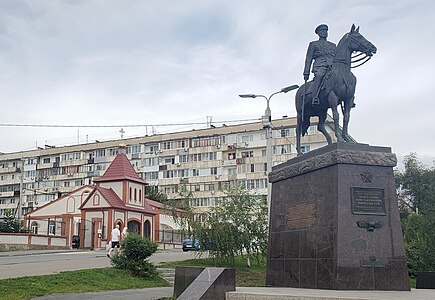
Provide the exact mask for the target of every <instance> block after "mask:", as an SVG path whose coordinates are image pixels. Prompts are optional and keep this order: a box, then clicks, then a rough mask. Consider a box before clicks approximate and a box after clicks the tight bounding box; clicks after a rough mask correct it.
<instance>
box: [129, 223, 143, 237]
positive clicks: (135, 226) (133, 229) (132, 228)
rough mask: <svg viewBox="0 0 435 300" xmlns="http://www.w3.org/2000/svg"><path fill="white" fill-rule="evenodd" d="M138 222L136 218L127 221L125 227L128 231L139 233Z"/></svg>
mask: <svg viewBox="0 0 435 300" xmlns="http://www.w3.org/2000/svg"><path fill="white" fill-rule="evenodd" d="M140 227H141V226H140V223H139V222H138V221H136V220H131V221H128V223H127V228H128V232H131V233H137V234H140Z"/></svg>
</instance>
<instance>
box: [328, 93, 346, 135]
mask: <svg viewBox="0 0 435 300" xmlns="http://www.w3.org/2000/svg"><path fill="white" fill-rule="evenodd" d="M328 102H329V107H330V108H331V109H332V119H333V120H334V132H335V136H336V137H337V142H344V140H343V137H342V136H341V134H340V114H339V113H338V109H337V106H338V97H337V95H335V93H334V92H333V91H331V92H330V93H329V95H328Z"/></svg>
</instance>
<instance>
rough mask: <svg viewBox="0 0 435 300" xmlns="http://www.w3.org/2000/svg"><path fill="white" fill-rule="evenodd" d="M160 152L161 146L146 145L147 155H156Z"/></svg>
mask: <svg viewBox="0 0 435 300" xmlns="http://www.w3.org/2000/svg"><path fill="white" fill-rule="evenodd" d="M157 151H159V145H158V144H150V145H145V153H154V152H157Z"/></svg>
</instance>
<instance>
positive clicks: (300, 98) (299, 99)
mask: <svg viewBox="0 0 435 300" xmlns="http://www.w3.org/2000/svg"><path fill="white" fill-rule="evenodd" d="M307 88H308V89H307ZM307 90H309V86H308V85H307V83H305V84H303V85H302V86H301V87H300V88H299V89H298V91H297V92H296V97H295V105H296V112H297V114H298V120H299V121H301V124H299V121H298V124H297V125H298V126H300V130H301V135H302V136H305V135H306V134H307V131H308V128H309V127H310V125H311V123H310V113H309V109H307V107H306V103H311V97H312V96H311V93H309V92H307ZM304 94H305V95H304ZM304 106H305V107H304ZM304 108H305V109H304Z"/></svg>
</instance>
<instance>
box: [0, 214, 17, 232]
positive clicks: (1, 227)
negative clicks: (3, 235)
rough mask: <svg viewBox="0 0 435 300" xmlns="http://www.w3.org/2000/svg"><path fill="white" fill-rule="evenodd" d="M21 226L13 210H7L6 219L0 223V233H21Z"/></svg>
mask: <svg viewBox="0 0 435 300" xmlns="http://www.w3.org/2000/svg"><path fill="white" fill-rule="evenodd" d="M20 230H21V224H20V222H19V221H18V220H17V219H15V216H14V211H13V209H6V210H5V217H4V219H3V221H0V232H20Z"/></svg>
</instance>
